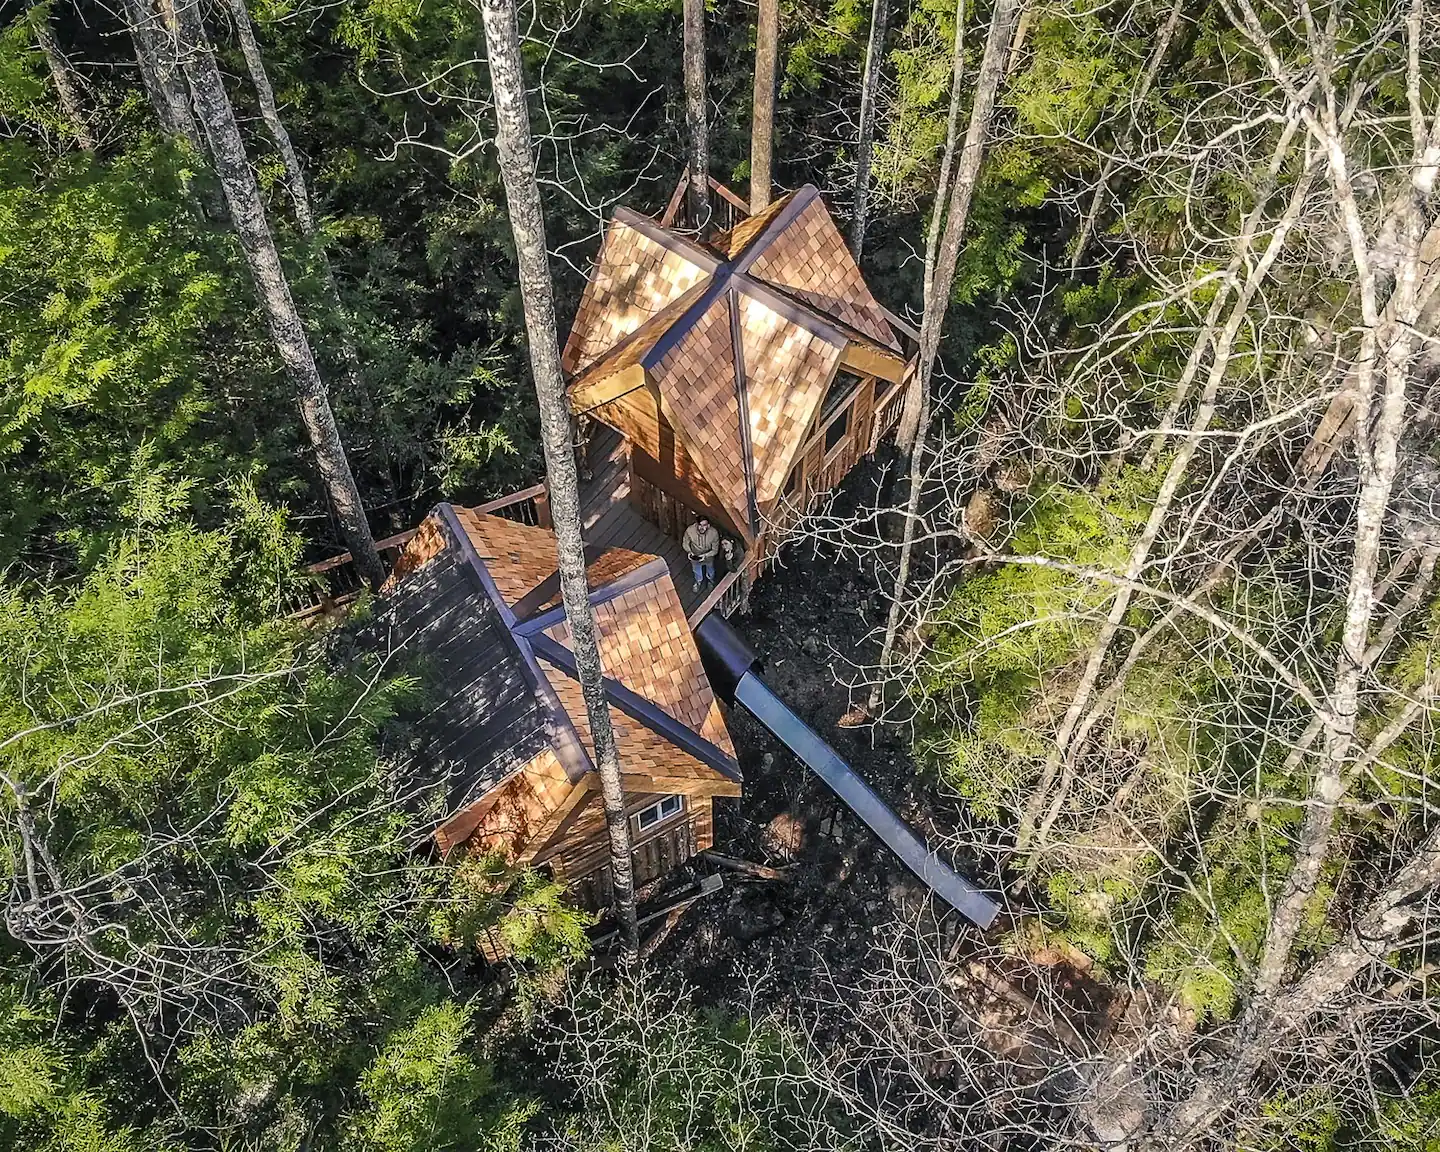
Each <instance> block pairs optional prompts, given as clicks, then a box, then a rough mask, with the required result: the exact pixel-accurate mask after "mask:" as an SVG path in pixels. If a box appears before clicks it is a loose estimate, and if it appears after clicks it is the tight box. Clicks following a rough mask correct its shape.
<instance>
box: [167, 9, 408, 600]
mask: <svg viewBox="0 0 1440 1152" xmlns="http://www.w3.org/2000/svg"><path fill="white" fill-rule="evenodd" d="M175 17H176V21H177V25H176V26H177V29H178V31H179V37H180V45H181V48H182V52H181V57H180V59H181V61H182V64H183V67H184V70H185V77H186V79H187V80H188V81H189V86H190V91H191V93H192V94H193V95H194V99H195V108H196V111H197V113H198V114H199V120H200V124H201V126H202V127H203V129H204V132H205V139H206V141H207V143H208V144H209V146H210V155H211V157H212V159H213V161H214V165H215V174H216V176H218V177H219V180H220V186H221V188H222V190H223V191H224V194H225V201H226V204H227V206H228V207H229V210H230V218H231V221H232V222H233V225H234V228H235V233H236V235H237V236H238V237H239V238H240V246H241V248H242V249H244V252H245V260H246V262H247V263H248V264H249V265H250V274H251V277H252V279H253V280H254V282H255V294H256V296H257V297H258V298H259V301H260V306H261V308H262V309H263V310H264V312H265V318H266V320H267V322H268V323H269V326H270V335H271V338H272V339H273V340H274V341H275V347H276V350H277V351H278V352H279V353H280V359H281V361H282V362H283V363H284V365H285V370H286V372H287V374H288V375H289V377H290V381H291V383H292V385H293V386H294V388H295V391H296V394H297V397H298V399H299V402H300V415H301V418H302V419H303V421H304V423H305V430H306V432H307V433H308V434H309V436H310V443H311V445H312V446H313V448H314V450H315V461H316V464H317V465H318V467H319V469H320V476H321V478H322V480H323V481H324V483H325V488H326V491H327V492H328V493H329V495H330V501H331V503H332V505H333V506H334V508H335V514H336V517H337V519H338V520H339V523H340V531H341V534H342V535H343V536H344V539H345V543H346V545H347V546H348V547H349V549H350V554H351V556H352V557H353V558H354V561H355V566H356V568H357V569H358V571H359V572H360V573H361V575H362V576H364V578H365V579H366V581H368V582H369V583H370V585H371V586H372V587H378V586H379V585H380V582H381V581H382V580H384V578H385V568H384V565H382V564H381V562H380V556H379V554H378V553H377V552H376V551H375V539H374V537H373V536H372V535H371V534H370V525H369V522H368V521H367V520H366V518H365V508H364V505H363V504H362V503H361V501H360V491H359V489H358V488H357V487H356V484H355V477H354V475H353V474H352V473H351V471H350V461H349V460H348V459H346V456H345V446H344V444H342V443H341V441H340V433H339V431H338V429H337V428H336V427H335V415H334V413H333V412H331V410H330V399H329V396H328V395H327V394H326V391H325V384H324V382H323V381H322V380H321V379H320V371H319V369H318V368H317V367H316V365H315V355H314V353H313V351H312V350H311V348H310V341H309V338H308V337H307V336H306V335H305V327H304V325H303V324H302V323H301V322H300V314H299V312H298V311H297V310H296V308H295V301H294V298H293V297H292V296H291V295H290V284H289V282H288V281H287V280H286V278H285V270H284V268H283V267H282V266H281V263H280V254H279V253H278V252H277V251H276V249H275V241H274V238H273V237H272V236H271V235H270V226H269V223H268V222H267V221H266V219H265V210H264V208H263V207H262V206H261V202H260V188H259V186H258V185H257V184H256V183H255V173H254V172H253V171H252V170H251V168H250V161H249V158H248V157H247V156H246V155H245V146H244V144H243V143H242V141H241V139H240V128H239V125H237V124H236V122H235V110H234V109H233V108H232V107H231V106H230V97H229V96H228V95H227V94H226V92H225V85H224V81H223V80H222V79H221V76H220V69H219V68H218V67H217V65H216V63H215V55H214V52H213V51H212V50H211V47H210V40H209V36H208V35H207V33H206V31H205V25H204V23H203V22H202V20H201V18H200V12H199V10H198V8H197V6H196V5H194V4H192V3H183V4H180V5H179V6H177V8H176V12H175Z"/></svg>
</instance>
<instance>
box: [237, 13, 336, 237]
mask: <svg viewBox="0 0 1440 1152" xmlns="http://www.w3.org/2000/svg"><path fill="white" fill-rule="evenodd" d="M227 5H228V7H229V9H230V16H231V18H232V19H233V20H234V21H235V38H236V39H237V40H238V41H239V42H240V53H241V55H242V56H244V57H245V68H246V71H248V72H249V73H250V82H251V84H252V85H254V88H255V98H256V100H258V101H259V104H260V118H261V119H262V120H264V121H265V129H266V131H268V132H269V133H270V139H271V140H273V141H274V142H275V151H277V152H279V153H280V160H281V162H282V163H283V164H284V165H285V184H286V186H287V187H288V188H289V189H290V199H291V201H292V202H293V203H294V205H295V220H296V223H298V224H299V225H300V231H301V232H303V233H305V235H306V236H308V237H313V236H314V235H315V231H316V228H315V212H314V209H313V208H312V207H311V204H310V190H309V188H308V187H307V186H306V182H305V169H304V167H303V166H302V165H301V163H300V156H299V154H298V153H297V152H296V151H295V145H294V144H292V143H291V141H290V133H289V132H288V131H287V130H286V128H285V122H284V121H283V120H281V119H280V108H279V106H278V105H277V104H276V102H275V89H274V88H273V87H272V86H271V84H270V75H269V73H267V72H266V71H265V57H264V56H263V55H261V52H260V45H259V43H258V42H257V41H256V39H255V26H254V24H252V23H251V21H250V12H249V10H248V9H247V8H246V6H245V0H227Z"/></svg>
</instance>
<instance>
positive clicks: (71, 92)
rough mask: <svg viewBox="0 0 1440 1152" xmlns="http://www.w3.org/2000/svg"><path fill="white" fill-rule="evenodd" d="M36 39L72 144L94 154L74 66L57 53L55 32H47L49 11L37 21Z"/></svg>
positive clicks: (58, 46)
mask: <svg viewBox="0 0 1440 1152" xmlns="http://www.w3.org/2000/svg"><path fill="white" fill-rule="evenodd" d="M35 39H36V40H37V41H38V42H39V44H40V51H42V52H43V53H45V63H46V64H48V65H49V66H50V78H51V80H52V81H53V82H54V84H55V98H56V100H58V101H59V103H60V111H62V112H63V113H65V119H66V120H68V121H69V122H70V129H71V131H73V132H74V133H75V142H76V143H77V144H79V145H80V147H81V148H84V149H85V151H87V152H93V151H94V150H95V135H94V133H93V132H91V131H90V123H89V120H88V118H87V117H86V115H85V101H84V100H82V99H81V97H80V81H79V79H78V78H77V77H76V75H75V68H74V66H73V65H72V64H71V63H70V61H69V60H68V59H67V58H66V56H65V53H64V52H62V51H61V50H60V45H59V43H58V42H57V41H56V40H55V33H53V32H52V31H50V13H49V12H48V11H47V12H44V13H42V14H41V17H40V19H39V20H38V21H37V22H36V25H35Z"/></svg>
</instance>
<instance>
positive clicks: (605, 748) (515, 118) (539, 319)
mask: <svg viewBox="0 0 1440 1152" xmlns="http://www.w3.org/2000/svg"><path fill="white" fill-rule="evenodd" d="M481 14H482V16H483V17H484V21H485V43H486V46H487V48H488V51H489V58H490V83H491V89H492V91H493V94H494V100H495V119H496V123H497V126H498V131H497V133H496V137H495V143H496V147H497V150H498V151H499V153H500V172H501V175H502V177H503V179H504V182H505V202H506V205H507V207H508V209H509V213H510V229H511V231H512V232H513V233H514V236H515V254H516V260H517V262H518V264H519V270H520V293H521V298H522V301H523V304H524V309H525V330H526V333H527V335H528V337H529V344H530V366H531V371H532V372H533V374H534V377H535V394H536V398H537V399H538V401H539V406H540V426H541V436H542V443H543V446H544V450H545V470H546V475H547V477H548V481H549V489H550V512H551V516H552V517H553V520H554V525H555V540H556V553H557V560H558V566H559V572H560V592H561V599H562V600H563V601H564V605H565V619H566V621H567V623H568V624H569V627H570V644H571V651H572V652H573V653H574V656H575V668H576V672H577V673H578V675H579V678H580V686H581V689H582V690H583V692H584V695H585V710H586V713H587V714H588V716H589V720H590V732H591V740H592V742H593V744H594V749H595V767H596V771H597V773H598V775H599V777H600V792H601V797H602V800H603V802H604V806H605V825H606V828H607V829H608V831H609V835H610V870H611V877H612V881H613V884H614V891H615V903H616V908H617V910H618V912H619V916H620V925H621V930H622V933H623V936H624V940H625V944H626V948H627V950H628V951H629V953H630V954H631V955H633V954H634V953H635V951H636V949H637V948H638V946H639V941H638V937H637V928H636V923H635V883H634V871H633V867H632V862H631V856H630V821H629V817H627V816H626V814H625V793H624V788H623V785H622V783H621V779H620V756H619V751H618V749H617V748H616V744H615V732H614V729H613V728H612V726H611V723H610V704H609V701H608V700H607V698H606V694H605V684H604V668H603V666H602V665H601V662H600V649H599V646H598V644H597V641H596V630H595V613H594V610H593V609H592V608H591V606H590V589H589V585H588V583H587V581H586V575H585V568H586V564H585V541H584V538H583V536H582V529H581V518H580V481H579V477H578V474H577V470H576V465H575V446H574V437H573V431H572V426H571V422H570V405H569V401H568V399H567V397H566V391H565V378H564V374H563V372H562V371H561V368H560V343H559V335H558V330H557V328H556V325H555V292H554V287H553V285H552V283H551V279H550V258H549V254H548V251H547V249H546V244H545V219H544V216H543V214H542V212H541V208H540V189H539V187H538V185H537V184H536V182H535V157H534V153H533V151H532V144H531V141H530V113H529V110H528V109H527V107H526V103H525V76H524V71H523V69H522V65H521V60H520V33H519V29H518V27H517V24H516V16H515V4H514V0H483V3H482V5H481Z"/></svg>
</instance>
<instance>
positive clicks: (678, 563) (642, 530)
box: [580, 421, 723, 616]
mask: <svg viewBox="0 0 1440 1152" xmlns="http://www.w3.org/2000/svg"><path fill="white" fill-rule="evenodd" d="M593 427H594V429H595V431H594V433H593V434H592V436H591V439H590V467H591V469H592V471H593V472H594V475H593V477H592V478H591V479H589V480H583V481H581V483H580V517H581V521H582V523H583V525H584V529H585V542H586V543H587V544H599V545H603V546H606V547H610V548H629V549H631V550H632V551H634V552H648V553H650V554H651V555H653V556H661V557H663V558H664V560H665V563H666V565H667V566H668V567H669V568H670V578H671V579H672V580H673V581H674V582H675V591H676V592H678V593H679V594H680V603H681V604H683V605H684V606H685V614H686V615H687V616H688V615H690V614H691V613H692V612H694V611H695V609H696V608H698V607H700V605H701V603H702V602H703V601H704V599H705V597H706V596H707V595H708V594H709V592H710V590H711V589H712V588H713V587H714V585H713V584H711V585H707V586H705V587H704V588H702V589H701V590H700V591H699V592H696V591H695V590H694V585H695V581H694V578H693V577H692V576H691V573H690V560H689V558H688V557H687V556H686V555H685V550H684V549H683V548H682V547H681V546H680V541H678V540H676V539H675V538H674V537H672V536H667V535H666V534H665V533H664V532H661V531H660V529H659V528H657V527H656V526H655V525H654V524H652V523H650V521H649V520H647V519H645V517H644V516H642V515H640V513H639V512H638V511H637V510H636V509H635V508H634V507H633V506H632V505H631V504H630V501H629V496H630V471H629V468H628V466H627V462H626V459H625V442H624V440H623V439H621V436H620V433H619V432H616V431H615V430H614V429H613V428H609V427H607V426H605V425H604V424H601V423H599V422H598V421H597V422H596V423H595V424H594V425H593ZM722 563H723V562H722ZM721 576H723V573H722V572H718V571H717V579H718V578H719V577H721Z"/></svg>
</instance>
